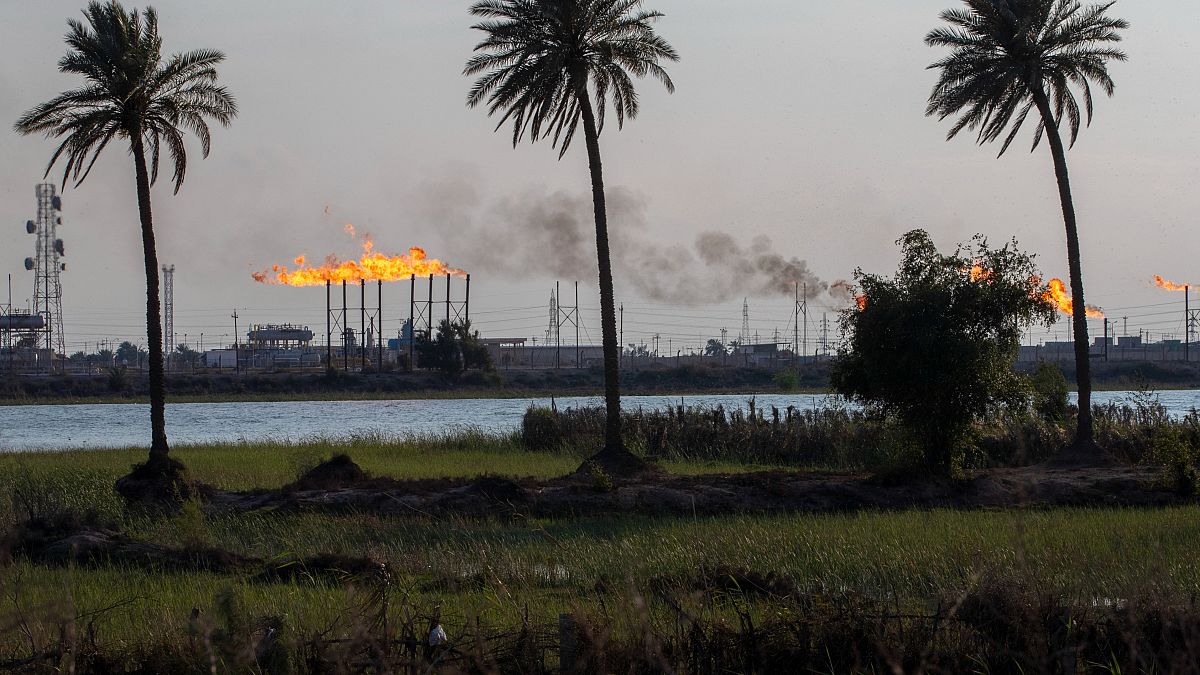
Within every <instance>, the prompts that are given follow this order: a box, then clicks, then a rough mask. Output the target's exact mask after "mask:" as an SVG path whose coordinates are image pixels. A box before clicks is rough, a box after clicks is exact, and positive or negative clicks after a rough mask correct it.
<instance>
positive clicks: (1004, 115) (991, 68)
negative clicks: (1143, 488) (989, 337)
mask: <svg viewBox="0 0 1200 675" xmlns="http://www.w3.org/2000/svg"><path fill="white" fill-rule="evenodd" d="M963 4H964V5H966V7H965V8H963V9H950V10H946V11H944V12H942V15H941V16H942V20H944V21H945V22H946V23H948V24H949V26H943V27H941V28H937V29H935V30H933V31H932V32H930V33H929V35H928V36H926V38H925V42H926V44H928V45H930V46H935V47H949V48H951V52H950V54H949V55H948V56H946V57H945V58H943V59H941V60H939V61H937V62H936V63H934V64H933V65H932V66H930V68H933V69H938V70H940V71H941V73H940V76H939V78H938V82H937V84H936V85H935V86H934V88H933V93H932V94H931V95H930V97H929V107H928V109H927V110H926V114H927V115H937V116H938V118H939V119H945V118H947V117H951V116H958V119H957V121H956V122H955V123H954V126H953V127H951V129H950V133H949V138H953V137H954V136H956V135H957V134H958V133H959V132H960V131H962V130H963V129H970V130H972V131H975V130H978V135H977V140H978V142H979V143H980V144H983V143H989V142H992V141H995V140H997V139H999V138H1001V137H1002V136H1003V138H1004V141H1003V145H1002V146H1001V147H1000V154H1001V155H1003V154H1004V152H1005V150H1007V149H1008V146H1009V145H1010V144H1011V143H1012V142H1013V139H1015V138H1016V136H1017V133H1018V132H1019V131H1020V130H1021V126H1022V125H1023V124H1024V122H1025V119H1026V117H1028V115H1029V113H1030V112H1031V111H1032V110H1033V109H1035V108H1036V109H1037V115H1038V118H1039V121H1038V124H1037V129H1036V131H1035V132H1034V137H1033V150H1036V149H1037V146H1038V144H1039V143H1040V142H1041V140H1042V136H1045V137H1046V139H1047V140H1048V141H1049V144H1050V153H1051V156H1052V157H1053V159H1054V172H1055V176H1056V178H1057V180H1058V193H1059V198H1060V201H1061V202H1062V212H1063V222H1064V223H1065V225H1066V230H1067V262H1068V266H1069V268H1070V277H1071V279H1070V282H1071V300H1072V303H1073V305H1074V307H1073V312H1072V314H1073V317H1074V321H1073V324H1074V333H1075V334H1074V341H1075V373H1076V375H1075V379H1076V382H1077V384H1078V387H1079V421H1078V427H1077V430H1076V437H1075V448H1076V449H1077V450H1079V451H1083V452H1088V453H1092V454H1096V453H1099V448H1098V447H1097V446H1096V444H1095V441H1094V440H1093V431H1092V406H1091V395H1092V382H1091V363H1090V361H1089V358H1090V357H1089V353H1088V347H1089V345H1088V330H1087V317H1086V305H1085V303H1084V297H1083V271H1082V266H1081V263H1080V255H1079V231H1078V229H1077V227H1076V221H1075V205H1074V202H1073V200H1072V198H1071V183H1070V180H1069V178H1068V175H1067V156H1066V152H1065V150H1064V147H1063V141H1062V138H1061V136H1060V134H1059V126H1060V125H1061V124H1062V122H1063V119H1064V118H1065V119H1066V122H1067V125H1068V128H1069V129H1070V132H1071V141H1070V142H1071V145H1074V144H1075V139H1076V138H1077V137H1078V136H1079V124H1080V119H1081V116H1082V115H1081V112H1080V105H1079V102H1078V100H1077V99H1076V92H1075V90H1078V91H1080V92H1081V93H1082V95H1083V111H1084V112H1086V115H1087V122H1088V124H1091V121H1092V87H1093V86H1094V85H1097V86H1099V87H1100V88H1101V89H1102V90H1103V91H1104V93H1106V94H1108V95H1109V96H1112V94H1113V89H1114V85H1113V81H1112V79H1111V78H1110V77H1109V75H1108V62H1109V61H1124V60H1125V54H1124V53H1123V52H1121V51H1119V50H1117V49H1115V48H1113V47H1112V46H1110V45H1111V44H1113V43H1116V42H1119V41H1120V40H1121V35H1120V33H1119V31H1121V30H1123V29H1125V28H1128V27H1129V24H1128V23H1127V22H1126V21H1124V20H1123V19H1117V18H1113V17H1110V16H1108V10H1109V8H1110V7H1112V5H1113V4H1114V3H1112V2H1107V3H1104V4H1100V5H1088V6H1087V7H1084V6H1083V5H1081V4H1080V3H1079V2H1077V1H1076V0H963ZM1073 88H1074V89H1073ZM1006 131H1007V134H1006V133H1005V132H1006Z"/></svg>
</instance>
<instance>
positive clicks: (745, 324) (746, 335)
mask: <svg viewBox="0 0 1200 675" xmlns="http://www.w3.org/2000/svg"><path fill="white" fill-rule="evenodd" d="M749 341H750V301H749V300H747V299H746V298H742V332H741V333H738V346H742V345H745V344H746V343H748V342H749Z"/></svg>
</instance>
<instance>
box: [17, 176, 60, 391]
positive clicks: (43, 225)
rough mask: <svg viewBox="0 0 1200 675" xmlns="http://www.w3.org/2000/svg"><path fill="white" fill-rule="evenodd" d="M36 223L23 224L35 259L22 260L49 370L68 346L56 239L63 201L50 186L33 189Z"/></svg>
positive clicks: (58, 250) (58, 249) (40, 341)
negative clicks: (30, 237)
mask: <svg viewBox="0 0 1200 675" xmlns="http://www.w3.org/2000/svg"><path fill="white" fill-rule="evenodd" d="M35 192H36V194H37V202H38V213H37V222H36V223H35V222H34V221H32V220H31V221H29V222H27V223H25V231H26V232H28V233H29V234H36V235H37V245H36V246H37V248H36V255H35V257H34V258H26V259H25V269H27V270H32V271H33V313H34V314H36V315H40V316H41V317H42V318H43V320H44V321H45V326H44V327H43V329H42V337H41V339H39V340H38V345H37V348H38V349H44V350H46V351H47V352H48V357H49V358H48V360H47V363H46V365H47V368H48V369H49V368H52V367H53V365H54V363H55V362H56V361H57V355H58V354H62V355H63V356H64V357H65V356H66V351H67V345H66V339H65V338H64V335H63V318H62V278H61V276H60V275H61V273H62V272H63V270H65V269H66V268H67V266H66V264H65V263H63V262H62V257H63V256H64V255H65V254H66V253H65V250H64V249H63V241H62V239H59V238H58V226H59V225H62V199H61V198H60V197H59V196H58V193H57V191H56V190H55V187H54V184H53V183H43V184H41V185H38V186H37V188H36V190H35Z"/></svg>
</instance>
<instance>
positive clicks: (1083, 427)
mask: <svg viewBox="0 0 1200 675" xmlns="http://www.w3.org/2000/svg"><path fill="white" fill-rule="evenodd" d="M1032 89H1033V100H1034V102H1035V103H1036V104H1037V107H1038V112H1040V113H1041V115H1042V121H1043V122H1044V123H1045V126H1046V139H1047V140H1048V141H1050V152H1051V154H1052V155H1053V156H1054V174H1055V176H1056V177H1057V178H1058V196H1059V199H1060V201H1061V202H1062V211H1063V221H1064V222H1065V223H1066V226H1067V266H1068V267H1069V270H1070V276H1071V303H1072V305H1073V308H1072V311H1071V317H1072V319H1073V320H1072V324H1073V326H1074V336H1073V337H1074V341H1075V383H1076V385H1077V386H1078V387H1079V418H1078V419H1079V423H1078V426H1077V428H1076V432H1075V445H1074V447H1075V448H1076V449H1080V450H1091V449H1094V448H1095V441H1094V436H1093V431H1092V362H1091V355H1090V352H1091V350H1090V349H1089V344H1088V327H1087V306H1086V305H1085V304H1084V300H1083V267H1082V265H1081V263H1080V255H1079V230H1078V228H1077V226H1076V223H1075V203H1074V201H1073V200H1072V199H1071V181H1070V179H1069V178H1068V177H1067V153H1066V151H1065V149H1064V148H1063V142H1062V136H1060V135H1059V133H1058V123H1057V121H1056V120H1055V119H1054V112H1053V111H1052V110H1051V108H1050V99H1049V98H1047V96H1046V91H1045V89H1043V88H1042V85H1041V82H1040V81H1035V82H1034V83H1033V86H1032Z"/></svg>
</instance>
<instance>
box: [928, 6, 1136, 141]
mask: <svg viewBox="0 0 1200 675" xmlns="http://www.w3.org/2000/svg"><path fill="white" fill-rule="evenodd" d="M963 4H964V7H960V8H954V9H948V10H946V11H944V12H942V13H941V15H940V16H941V19H942V21H943V22H944V23H945V24H947V25H943V26H939V27H937V28H935V29H933V30H932V31H930V32H929V33H928V34H927V35H926V36H925V42H926V44H928V45H930V46H932V47H947V48H949V49H950V53H949V54H948V55H946V56H945V57H943V58H941V59H939V60H938V61H936V62H934V63H933V64H932V65H930V66H929V68H930V69H932V70H937V71H939V76H938V80H937V82H936V83H935V84H934V87H933V90H932V92H931V93H930V96H929V103H928V105H927V107H926V109H925V114H926V115H930V116H936V117H938V119H942V120H944V119H947V118H950V117H954V118H956V119H955V121H954V124H953V125H952V126H951V128H950V131H949V133H948V134H947V138H948V139H949V138H954V137H955V136H956V135H958V133H959V132H961V131H963V130H964V129H971V130H977V132H978V133H977V135H976V141H977V142H978V143H980V144H983V143H990V142H992V141H995V140H998V139H1001V138H1003V142H1002V145H1001V149H1000V154H1001V155H1003V154H1004V152H1005V151H1006V150H1007V149H1008V147H1009V146H1010V145H1011V144H1012V142H1013V140H1014V139H1015V138H1016V135H1017V133H1018V131H1019V130H1020V128H1021V126H1022V125H1023V124H1024V122H1025V120H1026V118H1027V116H1028V114H1029V111H1030V110H1031V109H1032V108H1033V101H1034V99H1035V96H1036V95H1040V94H1044V95H1045V96H1046V98H1047V99H1048V100H1049V101H1050V104H1051V108H1052V114H1051V119H1041V122H1040V124H1039V125H1038V127H1037V129H1036V130H1035V132H1034V139H1033V141H1034V142H1033V148H1034V149H1036V148H1037V146H1038V143H1039V142H1040V141H1041V138H1042V134H1043V132H1044V131H1045V125H1047V124H1054V125H1055V126H1056V127H1057V126H1059V125H1061V124H1064V123H1065V124H1066V126H1067V132H1068V134H1069V137H1070V144H1071V145H1074V143H1075V141H1076V140H1077V139H1078V136H1079V129H1080V126H1081V125H1082V124H1083V123H1084V121H1085V120H1086V123H1087V124H1089V125H1090V124H1091V121H1092V116H1093V114H1094V111H1095V106H1094V100H1093V92H1092V89H1093V86H1099V88H1100V90H1102V91H1104V93H1105V94H1107V95H1108V96H1112V94H1113V91H1114V84H1113V80H1112V78H1111V77H1110V76H1109V73H1108V63H1109V62H1111V61H1124V60H1125V58H1126V57H1125V54H1124V53H1123V52H1121V51H1119V50H1117V49H1115V48H1113V47H1111V46H1108V45H1109V44H1110V43H1114V42H1119V41H1120V40H1121V34H1120V31H1122V30H1124V29H1126V28H1128V27H1129V24H1128V22H1126V21H1125V20H1123V19H1118V18H1114V17H1111V16H1109V15H1108V11H1109V9H1111V8H1112V6H1113V4H1114V3H1113V2H1106V3H1103V4H1097V5H1089V6H1086V7H1085V6H1083V5H1082V4H1081V3H1080V2H1078V0H963ZM1079 97H1082V99H1083V105H1082V107H1081V106H1080V102H1079Z"/></svg>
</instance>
